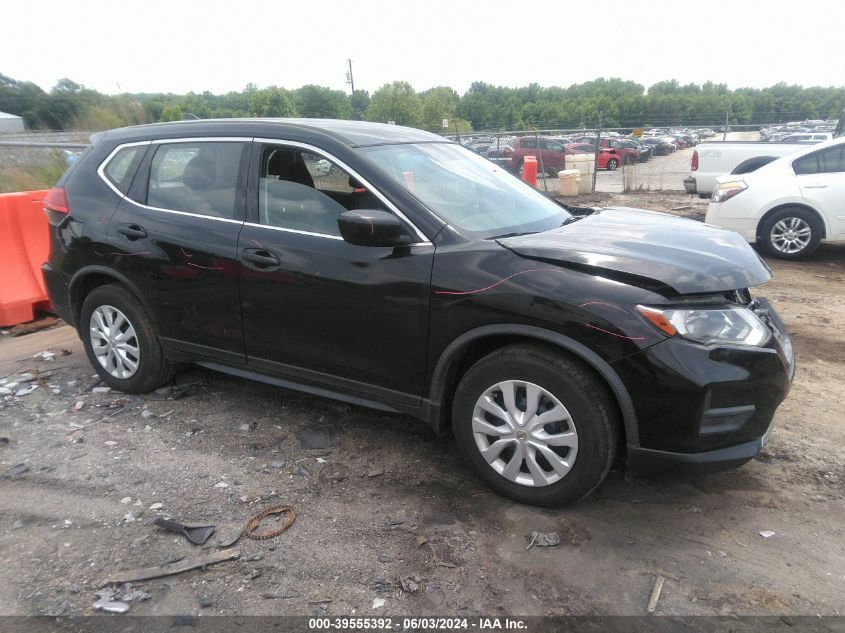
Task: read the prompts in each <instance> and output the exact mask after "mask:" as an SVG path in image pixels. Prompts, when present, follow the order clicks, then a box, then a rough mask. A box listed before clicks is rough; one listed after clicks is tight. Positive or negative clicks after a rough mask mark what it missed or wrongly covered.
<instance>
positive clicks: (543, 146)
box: [501, 136, 572, 177]
mask: <svg viewBox="0 0 845 633" xmlns="http://www.w3.org/2000/svg"><path fill="white" fill-rule="evenodd" d="M571 153H572V152H567V150H566V148H565V147H564V146H563V145H561V144H560V143H558V142H557V141H553V140H552V139H549V138H542V137H540V138H537V137H536V136H521V137H516V138H514V139H511V142H510V143H509V144H508V146H507V147H505V148H504V149H503V150H502V152H501V154H502V156H503V157H506V158H508V159H510V160H509V162H505V163H504V165H505V167H507V168H508V169H510V170H511V171H512V172H514V173H515V174H518V175H519V176H520V177H521V176H522V163H523V162H524V160H525V157H526V156H534V157H535V158H536V159H537V172H538V173H539V172H540V170H541V166H542V169H544V170H545V171H546V173H547V174H548V175H549V176H557V172H559V171H561V170H562V169H565V168H566V155H567V154H571ZM541 158H542V162H541Z"/></svg>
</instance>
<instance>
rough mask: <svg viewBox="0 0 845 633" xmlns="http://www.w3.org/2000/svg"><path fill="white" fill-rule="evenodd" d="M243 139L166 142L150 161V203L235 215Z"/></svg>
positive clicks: (148, 201) (200, 211)
mask: <svg viewBox="0 0 845 633" xmlns="http://www.w3.org/2000/svg"><path fill="white" fill-rule="evenodd" d="M242 148H243V144H242V143H227V142H214V143H212V142H208V143H202V142H200V143H164V144H162V145H160V146H159V147H158V149H157V150H156V153H155V155H154V156H153V161H152V164H151V165H150V182H149V189H148V191H147V204H149V205H150V206H152V207H159V208H162V209H172V210H174V211H187V212H190V213H198V214H201V215H211V216H214V217H219V218H228V219H231V218H234V217H235V189H236V186H237V180H238V168H239V166H240V160H241V150H242Z"/></svg>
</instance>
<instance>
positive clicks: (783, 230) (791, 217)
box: [759, 208, 822, 259]
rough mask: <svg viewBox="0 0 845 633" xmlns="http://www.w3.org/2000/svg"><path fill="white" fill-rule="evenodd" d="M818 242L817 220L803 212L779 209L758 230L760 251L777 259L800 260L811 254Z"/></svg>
mask: <svg viewBox="0 0 845 633" xmlns="http://www.w3.org/2000/svg"><path fill="white" fill-rule="evenodd" d="M821 238H822V227H821V225H820V223H819V221H818V218H816V216H815V215H814V214H813V213H811V212H810V211H807V210H806V209H800V208H796V209H783V210H781V211H778V212H777V213H775V214H773V215H771V216H770V217H768V218H767V219H766V220H765V221H764V222H763V223H762V225H761V226H760V235H759V241H760V245H761V247H762V248H763V250H764V251H766V252H767V253H768V254H769V255H772V256H774V257H778V258H780V259H802V258H804V257H807V256H808V255H810V254H811V253H813V251H815V250H816V249H817V248H818V246H819V243H820V242H821Z"/></svg>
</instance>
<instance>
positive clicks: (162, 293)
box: [100, 138, 249, 364]
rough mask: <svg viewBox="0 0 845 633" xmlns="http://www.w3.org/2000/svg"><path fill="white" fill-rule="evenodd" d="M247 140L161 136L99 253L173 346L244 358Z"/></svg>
mask: <svg viewBox="0 0 845 633" xmlns="http://www.w3.org/2000/svg"><path fill="white" fill-rule="evenodd" d="M248 140H249V139H232V138H223V139H201V138H192V139H180V140H167V141H154V142H153V143H152V144H151V145H150V147H149V149H148V150H147V154H146V156H145V158H144V162H143V163H142V165H141V167H140V168H139V172H138V175H137V176H136V178H135V181H134V182H133V184H132V189H131V190H130V191H129V195H128V196H126V197H124V198H123V199H122V200H121V202H120V204H119V205H118V207H117V211H116V212H115V213H114V215H113V216H112V218H111V220H110V222H109V228H108V243H107V244H104V245H102V250H101V252H100V254H101V255H102V257H103V258H104V259H107V260H108V262H109V266H110V267H111V268H113V269H114V270H116V271H118V272H119V273H121V274H122V275H124V276H125V277H126V278H128V280H129V281H130V282H131V283H132V284H133V285H134V286H135V287H136V288H138V289H139V290H140V292H141V295H142V296H143V297H144V299H145V300H146V302H147V305H148V307H149V309H150V310H151V311H152V312H153V316H154V319H155V321H156V323H157V325H158V327H159V332H160V334H161V336H162V339H163V342H164V343H165V345H167V346H168V347H170V348H172V349H177V350H180V351H182V352H184V353H188V354H199V355H202V356H208V357H212V358H215V359H218V360H222V361H225V362H232V363H236V364H242V363H243V362H245V356H244V347H243V331H242V325H241V315H240V303H239V299H238V283H237V259H236V258H237V244H238V234H239V233H240V231H241V228H242V227H243V212H244V198H245V196H244V191H245V179H246V167H247V161H248V159H249V143H248V142H246V141H248Z"/></svg>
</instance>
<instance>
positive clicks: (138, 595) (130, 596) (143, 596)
mask: <svg viewBox="0 0 845 633" xmlns="http://www.w3.org/2000/svg"><path fill="white" fill-rule="evenodd" d="M151 597H152V596H150V594H148V593H147V592H146V591H141V590H140V589H136V590H135V591H133V592H132V593H126V594H124V595H123V599H124V600H125V601H126V602H144V601H145V600H149V599H150V598H151Z"/></svg>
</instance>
